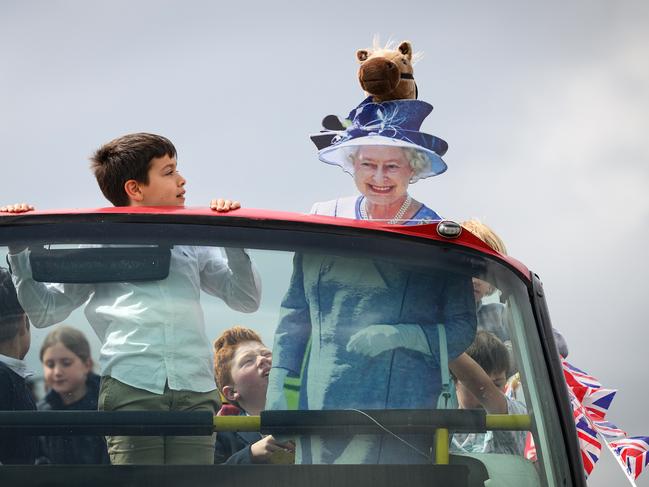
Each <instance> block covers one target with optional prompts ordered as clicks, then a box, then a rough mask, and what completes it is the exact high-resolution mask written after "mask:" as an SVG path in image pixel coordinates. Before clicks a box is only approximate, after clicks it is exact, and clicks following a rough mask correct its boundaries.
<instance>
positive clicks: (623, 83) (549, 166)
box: [0, 0, 649, 486]
mask: <svg viewBox="0 0 649 487" xmlns="http://www.w3.org/2000/svg"><path fill="white" fill-rule="evenodd" d="M648 25H649V3H647V2H644V1H642V0H637V1H615V2H614V1H602V0H588V1H586V0H578V1H573V2H559V1H554V0H552V1H544V2H537V3H536V4H533V5H528V4H527V2H517V1H492V2H477V1H476V2H469V1H463V0H459V1H455V2H432V1H431V2H415V1H407V0H403V1H401V2H396V3H395V2H384V1H375V2H372V4H369V3H366V2H364V3H361V2H349V1H330V2H300V3H298V2H289V1H279V2H268V1H256V0H253V1H251V2H241V3H236V2H232V3H231V4H225V2H211V1H185V2H177V1H164V0H155V1H126V0H111V1H110V2H90V1H55V0H47V1H27V0H3V1H2V2H1V3H0V111H1V113H2V116H1V117H0V147H1V149H2V157H3V160H4V162H3V163H2V169H3V176H2V181H3V190H2V198H1V200H2V202H3V203H11V202H15V201H30V202H32V203H34V204H35V205H37V207H39V208H41V209H47V208H70V207H99V206H107V205H108V203H107V202H106V201H105V200H104V199H103V197H102V196H101V193H100V192H99V191H98V189H97V186H96V183H95V181H94V179H93V177H92V176H91V174H90V171H89V169H88V160H87V159H88V156H89V155H90V154H91V153H92V151H93V150H94V149H96V148H97V147H98V146H99V145H100V144H102V143H103V142H106V141H107V140H109V139H112V138H114V137H116V136H118V135H121V134H124V133H128V132H134V131H148V132H156V133H161V134H164V135H166V136H167V137H169V138H170V139H171V140H173V141H174V143H175V144H176V147H177V148H178V151H179V159H178V160H179V169H180V170H181V172H182V173H183V175H184V176H185V177H186V178H187V180H188V183H187V190H188V192H187V196H188V204H189V205H196V206H197V205H205V204H206V203H207V202H208V201H209V199H210V198H211V197H214V196H228V197H235V198H237V199H240V200H241V201H242V202H243V203H244V204H245V205H246V206H249V207H259V208H271V209H281V210H290V211H298V212H303V211H308V209H309V208H310V206H311V204H312V203H313V202H314V201H320V200H325V199H331V198H334V197H337V196H341V195H347V194H352V193H353V184H352V180H351V179H350V178H349V176H347V175H345V174H344V173H343V172H342V171H340V170H339V169H338V168H335V167H332V166H327V165H325V164H322V163H319V162H318V161H317V158H316V156H315V150H314V148H313V147H312V145H311V142H310V141H309V139H308V137H307V135H308V134H309V133H311V132H315V131H318V130H319V128H320V120H321V119H322V116H323V115H325V114H328V113H336V114H340V115H346V114H347V113H348V111H349V110H350V109H351V108H352V107H353V106H355V105H356V104H358V102H359V101H360V100H361V99H362V98H363V95H362V92H361V90H360V88H359V86H358V84H357V81H356V69H357V67H356V66H357V65H356V61H355V57H354V52H355V50H356V49H358V48H362V47H368V46H369V45H370V44H371V39H372V36H373V34H375V33H379V34H381V35H382V37H383V39H387V37H389V36H392V37H393V38H394V39H395V40H396V41H400V40H403V39H409V40H411V41H412V43H413V45H414V48H415V50H422V51H423V52H424V57H423V59H422V60H421V61H420V62H419V63H418V64H417V65H416V66H415V77H416V79H417V82H418V86H419V92H420V98H421V99H423V100H425V101H428V102H430V103H431V104H433V105H434V106H435V110H434V111H433V113H432V114H431V115H430V116H429V117H428V119H427V120H426V121H425V122H424V126H423V128H424V129H425V131H427V132H429V133H433V134H436V135H439V136H441V137H443V138H444V139H446V140H447V141H448V142H449V146H450V148H449V151H448V154H447V156H446V157H445V160H446V162H447V163H448V166H449V170H448V171H447V173H445V174H443V175H441V176H440V177H437V178H433V179H428V180H424V181H420V182H418V183H417V184H416V185H414V186H413V187H412V194H413V195H414V196H415V197H416V198H418V199H419V200H421V201H423V202H425V203H426V204H427V205H428V206H431V207H432V208H434V209H435V210H437V211H438V212H439V213H440V214H442V215H444V216H446V217H449V218H454V219H460V220H461V219H466V218H469V217H478V218H480V219H482V220H483V221H484V222H486V223H488V224H489V225H491V226H492V227H493V228H494V229H495V230H496V231H497V232H498V233H500V234H501V236H502V237H503V239H504V240H505V242H506V243H507V246H508V248H509V251H510V253H511V254H512V255H513V256H515V257H517V258H519V259H520V260H521V261H523V262H524V263H525V264H526V265H527V266H528V267H530V268H531V269H533V270H534V271H536V272H537V273H538V274H539V275H540V276H541V278H542V280H543V281H544V284H545V287H546V291H547V296H548V304H549V308H550V313H551V316H552V319H553V323H554V325H555V326H556V327H557V328H559V329H560V330H562V331H563V332H564V334H565V336H566V337H567V339H568V341H569V344H570V348H571V356H570V360H571V361H572V362H573V363H574V364H575V365H577V366H579V367H581V368H583V369H585V370H587V371H589V372H590V373H591V374H593V375H595V376H596V377H598V378H599V379H600V380H601V381H602V382H603V383H604V384H605V385H606V386H609V387H612V388H618V389H619V390H620V392H619V393H618V397H617V398H616V399H615V402H614V403H613V406H612V408H611V411H610V415H609V416H610V419H611V420H613V421H614V422H617V423H618V424H619V426H621V427H623V428H625V429H626V430H627V431H629V432H630V433H631V434H635V435H639V434H644V435H649V421H647V420H646V419H645V418H646V416H645V414H644V413H643V409H644V407H645V404H646V397H647V393H646V391H645V390H644V387H645V384H646V382H647V381H646V377H645V373H646V372H645V367H644V364H645V363H646V362H645V359H643V357H646V356H647V351H646V348H647V343H648V342H649V331H648V329H647V326H646V325H647V318H646V316H645V314H644V311H643V310H644V309H645V304H646V303H645V300H646V299H647V297H646V296H644V287H643V286H644V278H645V277H646V276H647V274H648V271H649V259H648V253H649V251H648V247H647V244H646V243H645V242H646V241H647V239H648V237H649V229H648V225H647V223H648V221H649V192H648V191H647V189H646V187H647V184H648V183H649V144H647V135H648V133H649V130H648V129H649V63H648V62H647V59H649V29H648V28H647V26H648ZM603 457H604V458H603V460H602V461H600V464H599V465H598V466H597V467H596V469H595V472H594V474H593V475H592V477H591V482H590V485H594V486H604V485H624V482H625V481H624V478H623V476H622V475H621V473H620V472H618V471H617V466H616V465H615V464H614V463H613V461H612V460H611V459H610V456H608V455H607V454H606V453H603ZM648 476H649V474H645V478H642V477H641V478H640V481H639V482H638V485H649V477H648Z"/></svg>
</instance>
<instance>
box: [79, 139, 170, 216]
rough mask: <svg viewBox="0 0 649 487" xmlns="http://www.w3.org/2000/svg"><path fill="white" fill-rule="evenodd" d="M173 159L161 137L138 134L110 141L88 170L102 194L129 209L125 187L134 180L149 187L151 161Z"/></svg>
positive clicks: (94, 158) (95, 155)
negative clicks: (90, 171) (162, 158)
mask: <svg viewBox="0 0 649 487" xmlns="http://www.w3.org/2000/svg"><path fill="white" fill-rule="evenodd" d="M164 156H169V157H176V148H175V147H174V145H173V144H172V143H171V141H170V140H169V139H167V138H165V137H162V136H161V135H155V134H147V133H137V134H128V135H124V136H122V137H118V138H117V139H114V140H111V141H110V142H108V143H107V144H104V145H103V146H101V147H100V148H99V149H98V150H97V152H95V153H94V155H93V156H92V157H91V158H90V161H91V164H90V168H91V169H92V171H93V173H94V174H95V178H97V183H98V184H99V188H100V189H101V192H102V193H104V196H105V197H106V199H108V201H110V202H111V203H112V204H113V205H115V206H128V204H129V199H128V196H127V195H126V192H125V191H124V183H126V181H128V180H129V179H134V180H135V181H137V182H138V183H142V184H149V168H150V166H151V160H152V159H156V158H158V157H164Z"/></svg>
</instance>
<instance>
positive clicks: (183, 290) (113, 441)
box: [8, 133, 261, 464]
mask: <svg viewBox="0 0 649 487" xmlns="http://www.w3.org/2000/svg"><path fill="white" fill-rule="evenodd" d="M92 169H93V171H94V174H95V177H96V179H97V182H98V183H99V187H100V189H101V191H102V192H103V194H104V195H105V196H106V198H108V199H109V200H110V201H111V202H112V203H113V204H114V205H116V206H183V205H184V202H185V183H186V181H185V179H184V178H183V177H182V176H181V175H180V173H179V172H178V169H177V163H176V149H175V147H174V146H173V144H172V143H171V142H170V141H169V140H168V139H166V138H165V137H162V136H159V135H154V134H147V133H137V134H129V135H125V136H123V137H119V138H117V139H115V140H112V141H111V142H108V143H107V144H105V145H104V146H102V147H101V148H99V150H97V152H96V153H95V155H94V156H93V157H92ZM239 206H240V205H239V203H238V202H236V201H234V202H232V201H230V200H212V202H211V203H210V207H211V208H212V209H214V210H216V211H228V210H230V209H236V208H238V207H239ZM9 250H10V252H9V256H8V259H9V261H10V263H11V267H12V270H13V277H14V283H15V285H16V288H17V291H18V298H19V299H20V301H21V303H22V305H23V307H24V308H25V310H26V311H27V314H28V315H29V317H30V319H31V320H32V323H33V324H34V325H35V326H38V327H45V326H49V325H53V324H55V323H59V322H61V321H62V320H64V319H65V318H67V317H68V316H69V314H70V313H71V312H72V311H73V310H74V309H76V308H78V307H81V306H85V314H86V316H87V318H88V321H89V322H90V324H91V325H92V327H93V328H94V330H95V331H96V332H97V335H98V336H99V338H100V340H101V341H102V348H101V355H100V358H99V361H100V364H101V366H102V381H101V386H100V393H99V409H100V410H105V411H134V410H145V411H210V412H216V410H217V409H218V407H219V396H218V392H217V391H216V385H215V383H214V376H213V373H212V366H211V353H210V345H209V342H208V340H207V337H206V336H205V323H204V318H203V311H202V308H201V305H200V292H201V290H203V291H205V292H207V293H208V294H211V295H213V296H216V297H218V298H221V299H222V300H223V301H224V302H225V303H226V304H227V305H228V306H229V307H230V308H232V309H234V310H237V311H241V312H246V313H251V312H254V311H256V310H257V309H258V307H259V303H260V299H261V284H260V280H259V276H258V273H257V271H256V269H255V267H254V265H253V264H252V262H251V260H250V258H249V257H248V254H247V253H246V251H245V250H244V249H236V248H225V249H224V253H225V258H224V257H223V253H222V249H219V248H209V247H196V246H185V245H174V246H173V248H172V249H171V263H170V270H169V275H168V277H167V278H166V279H164V280H160V281H154V282H108V283H94V284H44V283H41V282H36V281H35V280H34V279H33V278H32V273H31V267H30V264H29V250H25V249H20V248H11V247H10V249H9ZM171 297H176V298H177V299H175V300H171V299H170V298H171ZM107 442H108V447H109V454H110V457H111V462H112V463H116V464H133V463H138V464H164V463H166V464H210V463H212V462H213V459H214V441H213V440H212V438H211V437H201V436H108V437H107Z"/></svg>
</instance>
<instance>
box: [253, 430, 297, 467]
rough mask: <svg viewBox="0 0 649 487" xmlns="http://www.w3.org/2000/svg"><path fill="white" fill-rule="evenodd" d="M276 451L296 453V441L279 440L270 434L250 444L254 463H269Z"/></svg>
mask: <svg viewBox="0 0 649 487" xmlns="http://www.w3.org/2000/svg"><path fill="white" fill-rule="evenodd" d="M276 452H284V453H295V443H293V442H292V441H277V440H276V439H275V438H274V437H273V435H268V436H264V437H263V438H262V439H261V440H259V441H258V442H256V443H253V444H252V445H251V446H250V455H251V456H252V461H253V463H268V461H269V460H270V457H271V456H273V454H275V453H276Z"/></svg>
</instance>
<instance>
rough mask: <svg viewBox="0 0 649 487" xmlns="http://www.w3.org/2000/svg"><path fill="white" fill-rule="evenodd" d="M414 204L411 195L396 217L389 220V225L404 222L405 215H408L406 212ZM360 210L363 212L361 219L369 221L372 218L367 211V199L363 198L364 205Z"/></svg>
mask: <svg viewBox="0 0 649 487" xmlns="http://www.w3.org/2000/svg"><path fill="white" fill-rule="evenodd" d="M411 203H412V198H411V197H410V195H408V197H407V198H406V199H405V201H404V202H403V204H402V205H401V208H399V211H397V213H396V215H394V217H393V218H392V219H390V220H388V225H394V224H396V223H397V222H399V221H401V220H403V215H405V214H406V211H407V210H408V208H410V204H411ZM360 210H361V219H362V220H369V219H370V216H369V213H368V211H367V198H365V197H363V203H362V204H361V205H360Z"/></svg>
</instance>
